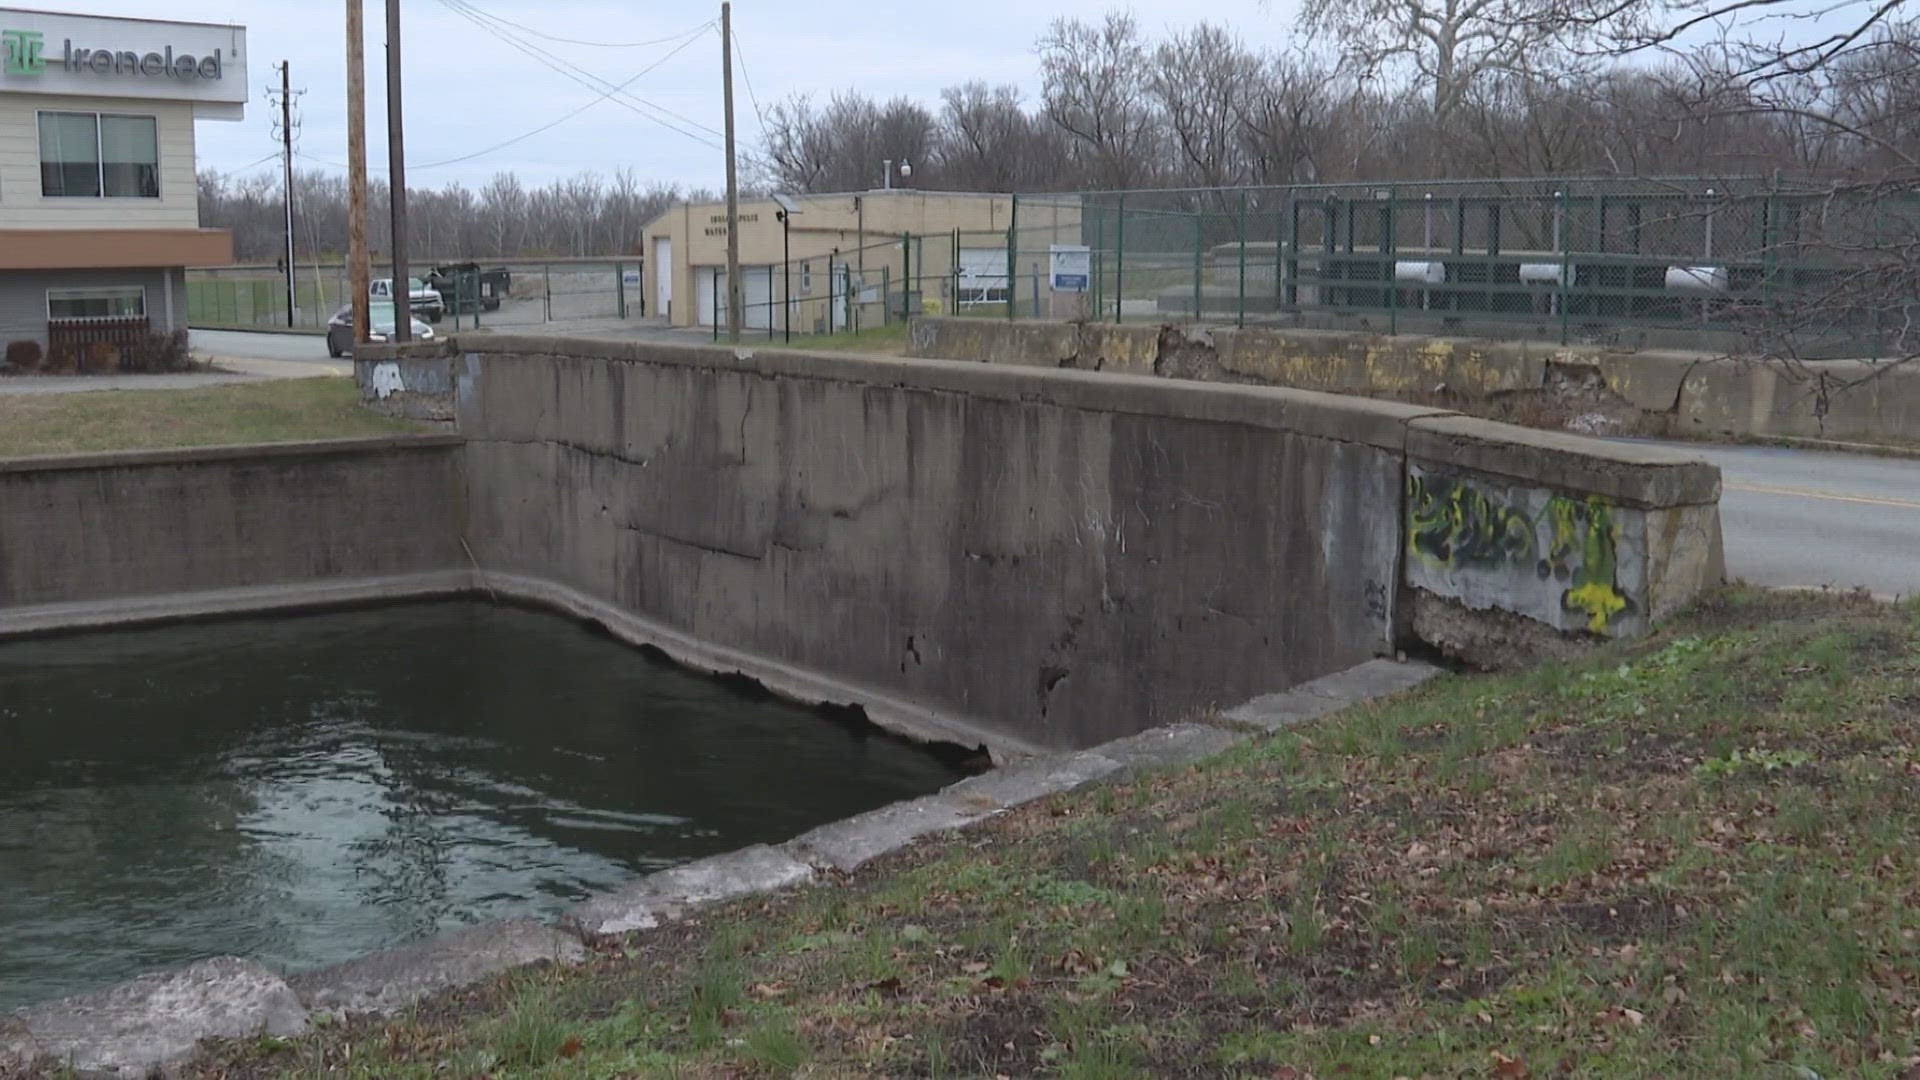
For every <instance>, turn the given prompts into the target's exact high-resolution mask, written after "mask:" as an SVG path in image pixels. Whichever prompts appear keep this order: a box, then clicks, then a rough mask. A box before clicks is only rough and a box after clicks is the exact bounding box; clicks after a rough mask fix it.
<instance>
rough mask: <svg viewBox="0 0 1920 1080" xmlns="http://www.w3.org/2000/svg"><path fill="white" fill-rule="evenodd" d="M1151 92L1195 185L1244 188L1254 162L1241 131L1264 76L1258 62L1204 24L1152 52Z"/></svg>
mask: <svg viewBox="0 0 1920 1080" xmlns="http://www.w3.org/2000/svg"><path fill="white" fill-rule="evenodd" d="M1153 58H1154V62H1153V64H1152V66H1151V71H1150V75H1149V78H1148V86H1149V88H1150V89H1151V91H1152V93H1153V97H1154V100H1155V101H1156V102H1157V103H1158V105H1159V109H1160V114H1161V115H1162V116H1163V117H1165V120H1166V128H1167V130H1168V132H1170V133H1171V134H1172V136H1173V143H1174V145H1175V146H1176V147H1177V148H1178V149H1179V152H1180V155H1181V157H1182V158H1183V159H1184V161H1185V164H1186V166H1187V169H1188V171H1189V172H1190V174H1191V175H1192V177H1193V179H1195V180H1197V181H1199V182H1200V183H1202V184H1205V185H1207V186H1209V187H1219V186H1223V185H1226V184H1237V183H1242V182H1244V181H1245V180H1246V179H1247V175H1248V172H1249V171H1250V170H1249V165H1250V162H1249V161H1248V159H1247V158H1246V156H1245V155H1244V154H1243V153H1242V150H1243V149H1244V146H1245V142H1244V140H1243V139H1242V138H1241V125H1242V124H1243V123H1244V122H1245V119H1246V116H1247V112H1248V98H1249V97H1250V95H1252V94H1253V93H1254V92H1256V90H1257V84H1258V82H1259V80H1260V79H1261V77H1262V76H1263V75H1264V74H1265V72H1264V71H1263V70H1262V64H1261V61H1260V58H1259V57H1258V56H1255V55H1254V54H1253V53H1252V52H1249V51H1248V50H1247V48H1246V46H1244V45H1242V44H1241V43H1240V41H1239V39H1238V38H1236V37H1234V36H1233V35H1232V34H1231V33H1229V32H1227V31H1226V30H1224V29H1222V28H1220V27H1217V26H1213V25H1211V24H1208V23H1201V24H1199V25H1198V26H1195V27H1194V28H1193V29H1191V30H1189V31H1187V32H1186V33H1184V34H1176V35H1175V36H1174V37H1172V38H1171V39H1169V40H1167V41H1165V42H1163V43H1162V44H1161V45H1160V47H1159V48H1157V49H1155V50H1154V53H1153Z"/></svg>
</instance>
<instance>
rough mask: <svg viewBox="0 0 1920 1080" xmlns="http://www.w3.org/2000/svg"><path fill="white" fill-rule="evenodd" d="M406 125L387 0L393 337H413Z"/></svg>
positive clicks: (393, 4) (396, 26)
mask: <svg viewBox="0 0 1920 1080" xmlns="http://www.w3.org/2000/svg"><path fill="white" fill-rule="evenodd" d="M406 147H407V125H406V123H405V122H404V121H403V120H402V118H401V115H400V0H387V177H388V185H389V186H390V187H391V188H392V189H393V202H392V208H393V340H394V341H398V342H407V341H411V340H413V287H412V286H411V285H410V284H409V280H410V279H409V277H408V273H407V149H406Z"/></svg>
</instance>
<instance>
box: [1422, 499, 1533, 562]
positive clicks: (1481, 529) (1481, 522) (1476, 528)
mask: <svg viewBox="0 0 1920 1080" xmlns="http://www.w3.org/2000/svg"><path fill="white" fill-rule="evenodd" d="M1407 519H1408V521H1409V523H1410V531H1409V536H1408V543H1409V544H1410V545H1411V547H1412V549H1413V550H1414V551H1415V552H1416V553H1417V554H1419V555H1420V556H1421V557H1422V558H1425V559H1427V560H1429V561H1430V562H1433V563H1435V564H1437V565H1447V566H1475V567H1483V568H1491V567H1496V566H1505V565H1508V564H1510V563H1513V562H1515V561H1518V560H1523V559H1531V558H1532V557H1533V552H1534V535H1533V534H1534V527H1533V521H1532V519H1530V518H1528V517H1527V515H1526V514H1525V513H1523V512H1521V511H1519V510H1515V509H1513V508H1512V507H1508V506H1502V505H1500V504H1498V503H1495V502H1494V501H1493V500H1491V499H1489V498H1487V496H1486V493H1484V492H1482V491H1481V490H1480V489H1479V488H1476V487H1473V486H1472V485H1470V484H1464V483H1460V482H1458V481H1452V480H1447V479H1444V478H1440V477H1426V476H1408V477H1407Z"/></svg>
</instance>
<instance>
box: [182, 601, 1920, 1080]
mask: <svg viewBox="0 0 1920 1080" xmlns="http://www.w3.org/2000/svg"><path fill="white" fill-rule="evenodd" d="M1916 747H1920V607H1914V606H1911V605H1910V606H1907V607H1904V608H1893V607H1887V606H1882V605H1877V604H1874V603H1872V602H1870V601H1866V600H1863V599H1858V598H1851V597H1835V596H1816V595H1803V594H1795V595H1782V594H1771V593H1765V592H1758V591H1745V590H1733V591H1729V592H1727V593H1725V594H1723V595H1721V596H1719V597H1717V598H1715V599H1714V600H1712V601H1710V602H1709V603H1707V604H1706V605H1704V606H1703V607H1702V608H1701V609H1699V610H1697V611H1696V612H1695V613H1693V614H1692V615H1690V616H1689V617H1688V618H1687V619H1685V620H1683V621H1681V622H1680V623H1679V624H1678V625H1676V626H1675V627H1673V628H1672V629H1669V630H1667V631H1665V632H1663V633H1661V634H1660V635H1658V636H1656V637H1654V638H1652V639H1650V640H1647V641H1645V642H1643V643H1641V644H1638V645H1636V646H1633V647H1630V648H1617V649H1610V650H1607V651H1604V652H1601V653H1599V654H1597V655H1594V656H1592V657H1591V658H1589V659H1586V660H1584V661H1581V662H1577V663H1570V664H1563V665H1556V666H1551V667H1547V668H1542V669H1540V670H1538V671H1533V672H1528V673H1523V674H1516V675H1512V676H1505V677H1499V678H1465V677H1460V678H1448V679H1445V680H1442V681H1440V682H1439V683H1437V684H1434V685H1431V686H1429V687H1427V688H1425V689H1423V690H1421V691H1418V692H1416V693H1414V694H1412V695H1409V696H1406V697H1404V698H1401V699H1399V700H1396V701H1393V702H1389V703H1383V704H1378V705H1374V706H1369V707H1364V708H1360V709H1357V710H1352V711H1349V712H1347V713H1345V714H1342V715H1339V716H1336V717H1333V718H1330V719H1329V720H1327V721H1324V722H1322V723H1319V724H1317V725H1313V726H1309V727H1306V728H1301V729H1296V730H1291V731H1287V732H1283V733H1280V734H1278V735H1276V736H1273V737H1269V738H1265V739H1262V740H1258V741H1256V742H1253V743H1251V744H1248V745H1247V746H1245V747H1243V748H1241V749H1238V750H1236V751H1233V752H1231V753H1229V754H1228V755H1226V756H1224V757H1221V758H1217V759H1214V760H1212V761H1209V762H1205V763H1202V764H1200V765H1198V766H1195V767H1191V768H1188V769H1184V770H1180V771H1175V772H1167V773H1160V774H1149V775H1145V776H1139V777H1135V778H1132V779H1130V780H1128V781H1126V782H1123V783H1121V784H1118V785H1112V786H1108V787H1104V788H1098V789H1095V790H1091V791H1087V792H1082V793H1077V794H1074V795H1070V796H1065V797H1060V798H1056V799H1053V800H1050V801H1047V802H1044V803H1040V804H1036V805H1033V806H1030V807H1027V808H1025V809H1023V810H1020V811H1017V812H1012V813H1008V814H1005V815H1002V816H1000V817H998V818H995V819H993V820H992V821H990V822H988V823H985V824H983V825H982V826H981V827H980V828H978V829H976V830H974V831H971V832H968V833H963V834H960V835H959V836H957V837H954V838H951V839H949V840H946V841H943V842H938V843H929V844H923V845H920V846H918V847H916V848H914V849H912V850H909V851H907V852H904V853H901V854H899V855H896V856H893V857H891V858H889V859H887V860H884V861H883V862H881V863H879V864H876V865H875V866H873V867H870V868H868V869H867V870H863V871H862V872H861V873H860V874H858V875H855V876H854V877H853V878H852V879H850V880H849V881H847V882H845V883H842V884H839V885H836V886H834V887H830V888H816V889H812V890H805V891H799V892H790V893H786V894H782V895H779V896H775V897H770V898H760V899H757V900H753V901H748V902H743V903H740V904H736V905H734V906H731V907H727V908H721V909H717V910H715V911H712V912H710V913H707V914H705V915H702V916H700V917H699V918H697V919H696V920H694V921H692V922H689V923H682V924H675V925H670V926H667V927H664V928H662V929H659V930H656V931H652V932H648V933H644V934H640V935H637V936H635V937H633V938H631V939H627V940H623V941H617V942H608V943H606V944H605V946H604V947H603V948H602V949H601V950H600V951H599V953H598V954H597V957H596V959H595V960H594V961H592V962H591V963H589V964H587V965H585V966H583V967H579V968H574V969H548V970H539V971H535V972H533V973H531V974H526V975H521V976H518V977H516V978H514V979H511V980H506V981H503V982H500V983H495V984H489V985H483V986H480V987H477V988H474V989H472V990H469V991H465V992H461V993H459V994H455V995H452V996H448V997H444V998H440V999H436V1000H434V1001H432V1002H429V1003H426V1004H424V1005H422V1006H420V1007H419V1008H418V1009H416V1010H415V1011H413V1012H411V1013H409V1014H407V1015H404V1016H401V1017H397V1018H394V1019H391V1020H386V1021H373V1020H367V1021H356V1022H352V1023H348V1024H344V1025H337V1026H334V1027H331V1028H329V1029H327V1030H325V1031H323V1032H321V1033H319V1034H317V1035H314V1036H312V1037H309V1038H306V1039H303V1040H298V1041H295V1042H291V1043H280V1044H271V1045H262V1044H260V1043H258V1042H253V1043H245V1044H234V1045H232V1046H228V1047H222V1048H217V1049H215V1050H213V1051H211V1052H209V1053H207V1054H206V1055H205V1056H203V1057H202V1058H201V1059H200V1060H199V1061H198V1062H197V1063H196V1064H195V1065H194V1066H193V1067H192V1068H191V1069H189V1070H188V1074H189V1075H193V1076H198V1077H203V1078H213V1077H220V1078H239V1077H264V1076H316V1077H317V1076H322V1075H324V1076H330V1077H331V1076H339V1077H368V1078H372V1077H382V1078H385V1077H396V1078H408V1077H421V1078H424V1077H429V1076H441V1075H479V1074H482V1073H490V1074H492V1075H500V1076H507V1075H511V1076H530V1077H563V1076H564V1077H577V1076H590V1077H614V1076H622V1077H624V1076H686V1077H733V1076H786V1075H802V1076H831V1077H839V1076H916V1075H917V1076H964V1077H993V1076H1002V1075H1004V1076H1034V1075H1039V1076H1060V1077H1111V1078H1118V1077H1163V1076H1230V1077H1295V1078H1299V1077H1309V1076H1312V1077H1335V1076H1356V1077H1394V1076H1406V1077H1418V1076H1433V1077H1458V1076H1493V1077H1509V1078H1511V1077H1527V1076H1548V1075H1553V1076H1562V1075H1564V1076H1575V1077H1613V1076H1674V1077H1678V1076H1686V1077H1782V1078H1789V1077H1806V1076H1811V1075H1816V1074H1817V1075H1819V1076H1824V1077H1841V1076H1846V1077H1906V1076H1912V1075H1916V1073H1915V1072H1914V1071H1913V1070H1914V1068H1915V1062H1916V1060H1917V1059H1920V1046H1917V1045H1916V1030H1917V1029H1920V1025H1916V1022H1915V1020H1916V1017H1920V752H1916V749H1915V748H1916Z"/></svg>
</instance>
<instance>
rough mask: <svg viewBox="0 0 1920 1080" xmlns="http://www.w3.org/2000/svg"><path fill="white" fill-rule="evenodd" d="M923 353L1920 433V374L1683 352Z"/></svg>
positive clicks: (956, 334) (960, 336)
mask: <svg viewBox="0 0 1920 1080" xmlns="http://www.w3.org/2000/svg"><path fill="white" fill-rule="evenodd" d="M911 352H912V354H913V355H915V356H921V357H940V358H944V359H950V360H974V361H982V362H988V363H1000V364H1026V365H1038V366H1043V367H1068V368H1082V369H1093V370H1104V371H1120V372H1127V373H1132V374H1157V375H1163V376H1171V377H1179V378H1193V379H1204V380H1209V381H1218V382H1247V383H1258V384H1263V385H1270V386H1290V387H1297V388H1300V389H1308V390H1325V391H1329V392H1332V393H1343V394H1362V395H1366V396H1370V397H1382V398H1388V399H1393V400H1412V401H1425V402H1434V401H1450V402H1459V403H1460V407H1461V408H1463V409H1465V410H1467V411H1473V405H1472V404H1471V403H1472V402H1473V401H1475V400H1492V399H1499V398H1502V397H1505V396H1512V395H1522V394H1528V393H1544V392H1550V391H1553V390H1555V388H1556V387H1559V386H1563V385H1565V384H1567V383H1569V382H1571V383H1573V384H1576V385H1586V384H1591V385H1592V386H1593V387H1594V388H1595V389H1596V390H1600V389H1604V394H1605V396H1607V397H1610V398H1611V399H1612V404H1614V405H1616V406H1617V407H1618V408H1619V409H1621V410H1623V411H1625V412H1627V413H1630V414H1631V415H1630V416H1628V417H1627V418H1626V419H1627V422H1628V426H1629V427H1631V428H1633V429H1635V430H1639V431H1642V432H1644V433H1647V434H1668V435H1675V436H1682V437H1685V436H1721V437H1724V436H1737V437H1765V436H1797V437H1807V438H1828V439H1915V438H1920V367H1915V366H1913V365H1905V366H1891V367H1889V366H1887V365H1876V364H1873V363H1870V362H1867V361H1861V360H1826V361H1809V362H1806V363H1804V364H1800V365H1797V366H1792V367H1789V366H1785V365H1777V364H1763V363H1757V362H1740V361H1736V360H1731V359H1727V358H1724V357H1722V356H1719V355H1717V354H1711V353H1699V352H1682V351H1677V350H1646V351H1639V352H1614V351H1608V350H1606V349H1603V348H1599V347H1592V346H1573V347H1562V346H1557V345H1544V344H1540V343H1537V342H1526V341H1481V340H1467V339H1455V338H1430V337H1414V336H1400V337H1386V336H1379V335H1371V334H1364V333H1352V332H1342V331H1334V330H1282V329H1269V328H1261V327H1249V328H1246V329H1236V328H1232V327H1218V328H1205V327H1179V328H1175V327H1161V326H1155V325H1127V326H1113V325H1110V324H1100V323H1087V324H1068V323H1046V322H1014V323H1010V322H1006V321H1004V320H993V319H956V318H921V319H915V320H914V324H913V330H912V337H911Z"/></svg>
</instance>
